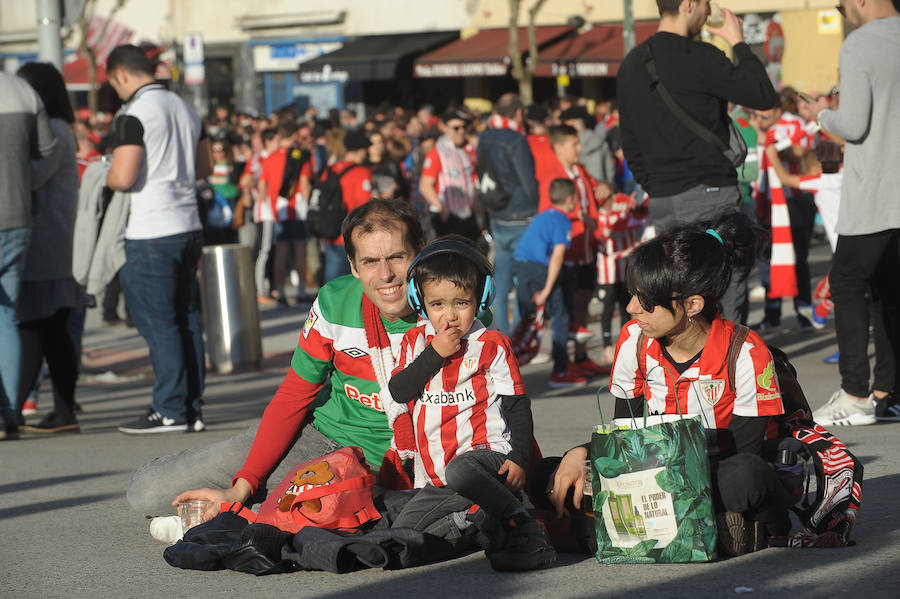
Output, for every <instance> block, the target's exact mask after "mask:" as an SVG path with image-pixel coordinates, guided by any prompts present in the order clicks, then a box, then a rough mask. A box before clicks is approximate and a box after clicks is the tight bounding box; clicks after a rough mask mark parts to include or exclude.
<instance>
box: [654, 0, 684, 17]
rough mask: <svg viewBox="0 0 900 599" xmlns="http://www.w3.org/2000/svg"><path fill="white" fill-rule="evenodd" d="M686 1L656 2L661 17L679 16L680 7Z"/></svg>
mask: <svg viewBox="0 0 900 599" xmlns="http://www.w3.org/2000/svg"><path fill="white" fill-rule="evenodd" d="M683 1H684V0H656V7H657V8H658V9H659V16H661V17H662V16H663V15H677V14H678V7H679V6H681V3H682V2H683Z"/></svg>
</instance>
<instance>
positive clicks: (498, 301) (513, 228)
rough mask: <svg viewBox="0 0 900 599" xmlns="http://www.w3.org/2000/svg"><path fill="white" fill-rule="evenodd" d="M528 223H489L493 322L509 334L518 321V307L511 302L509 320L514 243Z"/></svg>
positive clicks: (501, 330)
mask: <svg viewBox="0 0 900 599" xmlns="http://www.w3.org/2000/svg"><path fill="white" fill-rule="evenodd" d="M527 228H528V225H503V224H500V223H498V222H492V223H491V234H492V235H493V236H494V286H495V289H496V291H497V295H495V296H494V303H493V305H492V306H491V310H492V311H493V313H494V322H496V323H497V329H499V330H500V332H501V333H503V334H504V335H507V336H509V335H510V333H511V332H512V330H513V329H514V328H515V325H516V323H517V322H518V321H519V318H520V316H521V315H520V314H519V307H518V306H517V305H516V304H515V303H513V319H512V322H510V320H509V292H510V290H512V288H513V282H512V278H513V272H512V266H513V253H514V252H515V251H516V244H518V243H519V240H520V239H521V238H522V235H524V234H525V229H527Z"/></svg>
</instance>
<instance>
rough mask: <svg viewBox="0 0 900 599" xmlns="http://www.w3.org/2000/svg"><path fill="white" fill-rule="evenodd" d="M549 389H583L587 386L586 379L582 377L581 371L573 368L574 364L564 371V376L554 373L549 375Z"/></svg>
mask: <svg viewBox="0 0 900 599" xmlns="http://www.w3.org/2000/svg"><path fill="white" fill-rule="evenodd" d="M548 385H550V388H551V389H560V388H562V387H584V386H585V385H587V379H586V378H584V376H582V374H581V371H579V370H578V369H577V368H575V366H574V364H571V363H570V364H569V369H568V370H566V373H565V374H556V373H555V372H554V373H553V374H551V375H550V382H549V383H548Z"/></svg>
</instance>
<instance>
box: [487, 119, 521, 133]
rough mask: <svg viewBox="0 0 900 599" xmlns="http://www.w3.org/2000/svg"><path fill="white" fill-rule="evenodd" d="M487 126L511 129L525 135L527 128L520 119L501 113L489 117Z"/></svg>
mask: <svg viewBox="0 0 900 599" xmlns="http://www.w3.org/2000/svg"><path fill="white" fill-rule="evenodd" d="M487 126H488V128H489V129H511V130H513V131H517V132H519V133H521V134H522V135H525V128H524V127H523V126H522V124H521V123H520V122H519V121H517V120H515V119H511V118H507V117H505V116H500V115H499V114H492V115H491V117H490V118H489V119H488V122H487Z"/></svg>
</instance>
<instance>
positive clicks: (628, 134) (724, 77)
mask: <svg viewBox="0 0 900 599" xmlns="http://www.w3.org/2000/svg"><path fill="white" fill-rule="evenodd" d="M648 45H649V47H650V49H651V50H652V52H653V58H654V59H655V60H656V70H657V73H658V74H659V78H660V81H662V83H663V84H664V85H665V86H666V88H667V89H668V90H669V93H670V94H671V95H672V97H673V98H674V100H675V102H677V103H678V105H679V106H681V108H683V109H684V111H685V112H687V113H688V114H689V115H691V116H692V117H694V118H695V119H696V120H697V121H698V122H700V123H701V124H702V125H703V126H705V127H706V128H708V129H709V130H711V131H712V132H713V133H715V134H716V135H717V136H718V137H719V138H720V139H721V140H722V141H723V142H724V143H725V145H726V146H727V145H728V118H729V117H728V112H727V109H728V102H729V101H731V102H734V103H736V104H740V105H741V106H746V107H749V108H755V109H758V110H766V109H769V108H773V107H774V106H775V105H777V104H778V102H779V96H778V93H777V92H776V91H775V88H773V87H772V83H771V82H770V81H769V77H768V75H767V74H766V70H765V67H764V66H763V64H762V63H761V62H760V61H759V59H758V58H756V56H754V55H753V53H752V51H751V50H750V46H748V45H747V44H745V43H740V44H737V45H736V46H734V56H735V60H736V62H737V64H735V63H732V62H731V61H730V60H728V57H727V56H725V54H724V53H723V52H722V51H721V50H719V49H718V48H716V47H715V46H713V45H712V44H708V43H705V42H698V41H693V40H690V39H688V38H686V37H682V36H680V35H676V34H674V33H668V32H662V31H661V32H657V33H656V34H655V35H653V36H652V37H651V38H650V39H648V40H647V41H646V42H644V43H642V44H640V45H639V46H636V47H635V48H634V49H632V50H631V52H629V53H628V56H626V57H625V60H624V62H623V63H622V66H621V68H620V69H619V75H618V101H619V116H620V126H621V132H622V148H623V150H624V151H625V158H626V159H627V160H628V166H629V168H630V169H631V171H632V172H633V173H634V177H635V179H636V180H637V181H638V183H640V184H641V186H642V187H643V188H644V190H645V191H647V193H649V194H650V197H651V198H652V197H654V196H657V197H659V196H670V195H675V194H677V193H680V192H683V191H685V190H687V189H690V188H691V187H694V186H696V185H700V184H704V185H708V186H710V187H726V186H733V185H737V173H736V172H735V169H734V167H733V166H732V165H731V163H730V162H729V161H728V160H727V159H726V158H725V156H724V155H723V154H722V152H721V151H720V150H719V149H718V148H716V147H715V146H713V145H712V144H710V143H709V142H706V141H704V140H703V139H701V138H699V137H697V135H696V134H694V133H693V132H691V130H690V129H688V128H687V127H686V126H685V125H683V124H682V123H681V121H679V120H678V118H677V117H676V116H675V115H674V114H673V113H672V111H671V110H670V109H669V108H668V107H667V106H666V104H665V102H664V101H663V99H662V97H661V96H660V94H659V92H657V91H655V90H651V89H650V75H649V74H648V73H647V69H646V67H645V65H644V59H645V57H646V56H647V47H648Z"/></svg>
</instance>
